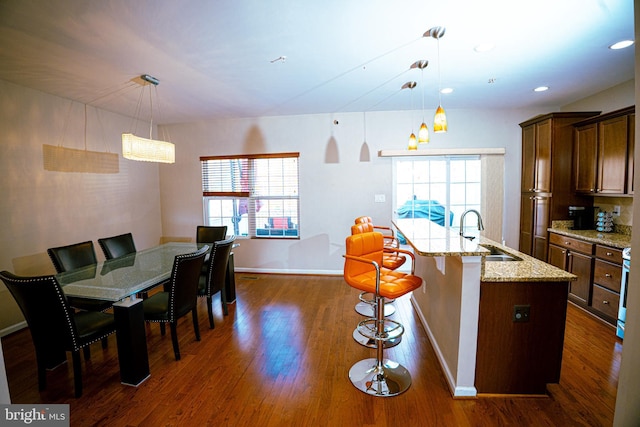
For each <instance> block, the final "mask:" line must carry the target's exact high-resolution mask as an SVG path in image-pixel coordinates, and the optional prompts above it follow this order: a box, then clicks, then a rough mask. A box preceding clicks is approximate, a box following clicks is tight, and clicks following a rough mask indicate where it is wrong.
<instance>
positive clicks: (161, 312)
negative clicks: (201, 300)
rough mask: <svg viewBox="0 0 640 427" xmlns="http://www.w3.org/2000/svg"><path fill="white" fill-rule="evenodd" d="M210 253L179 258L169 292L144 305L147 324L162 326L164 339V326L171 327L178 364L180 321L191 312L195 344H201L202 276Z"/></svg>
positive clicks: (173, 270) (198, 252) (153, 298)
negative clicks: (199, 288) (198, 295)
mask: <svg viewBox="0 0 640 427" xmlns="http://www.w3.org/2000/svg"><path fill="white" fill-rule="evenodd" d="M207 252H209V246H208V245H204V246H203V247H202V248H200V249H199V250H197V251H196V252H192V253H189V254H184V255H176V257H175V259H174V261H173V268H172V270H171V278H170V279H169V283H168V284H167V286H166V290H165V291H162V292H157V293H155V294H154V295H152V296H150V297H149V298H147V299H145V300H143V301H142V307H143V311H144V320H145V321H147V322H159V323H160V331H161V333H162V335H164V325H165V324H166V323H168V324H169V327H170V328H171V341H172V342H173V352H174V354H175V357H176V360H180V347H179V345H178V333H177V324H178V319H180V318H181V317H183V316H185V315H187V314H188V313H189V312H191V316H192V318H193V329H194V332H195V335H196V341H200V328H199V327H198V310H197V299H198V297H197V294H198V282H199V279H200V273H201V271H202V265H203V263H204V258H205V256H206V255H207Z"/></svg>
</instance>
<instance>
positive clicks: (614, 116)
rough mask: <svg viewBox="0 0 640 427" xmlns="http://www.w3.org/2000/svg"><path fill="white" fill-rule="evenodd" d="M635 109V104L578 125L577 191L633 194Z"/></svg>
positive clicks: (574, 167) (575, 155) (575, 159)
mask: <svg viewBox="0 0 640 427" xmlns="http://www.w3.org/2000/svg"><path fill="white" fill-rule="evenodd" d="M634 111H635V107H628V108H624V109H621V110H617V111H613V112H611V113H607V114H602V115H600V116H598V117H595V118H590V119H587V120H583V121H581V122H578V123H576V124H575V125H574V126H575V134H574V163H573V171H574V180H575V191H576V192H577V193H581V194H592V195H595V194H601V195H608V194H614V195H620V194H632V192H633V183H632V179H633V160H632V159H633V148H634V144H633V138H634V137H635V136H634V133H632V132H631V131H630V127H633V126H634V124H633V122H634V117H631V115H632V114H633V113H634ZM630 123H631V124H630Z"/></svg>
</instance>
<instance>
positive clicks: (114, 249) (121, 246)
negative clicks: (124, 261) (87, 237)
mask: <svg viewBox="0 0 640 427" xmlns="http://www.w3.org/2000/svg"><path fill="white" fill-rule="evenodd" d="M98 245H100V248H101V249H102V252H103V253H104V257H105V258H106V259H114V258H120V257H121V256H124V255H129V254H133V253H135V252H136V245H135V243H134V242H133V235H132V234H131V233H125V234H120V235H119V236H113V237H105V238H102V239H98Z"/></svg>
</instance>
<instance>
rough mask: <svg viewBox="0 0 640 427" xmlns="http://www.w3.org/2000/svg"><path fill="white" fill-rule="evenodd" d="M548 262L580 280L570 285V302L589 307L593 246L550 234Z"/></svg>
mask: <svg viewBox="0 0 640 427" xmlns="http://www.w3.org/2000/svg"><path fill="white" fill-rule="evenodd" d="M548 252H549V256H548V259H547V262H548V263H549V264H551V265H554V266H556V267H558V268H562V269H563V270H566V271H568V272H570V273H572V274H575V275H576V276H577V277H578V278H577V279H576V280H574V281H572V282H570V284H569V300H570V301H572V302H574V303H576V304H578V305H579V306H581V307H584V308H586V307H588V306H589V304H590V302H591V301H590V296H591V282H592V279H593V256H592V255H593V244H592V243H588V242H584V241H581V240H578V239H574V238H572V237H567V236H563V235H560V234H556V233H549V251H548Z"/></svg>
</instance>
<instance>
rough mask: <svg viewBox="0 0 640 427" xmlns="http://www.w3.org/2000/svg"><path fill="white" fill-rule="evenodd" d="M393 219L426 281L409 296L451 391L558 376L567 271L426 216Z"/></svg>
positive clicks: (537, 386)
mask: <svg viewBox="0 0 640 427" xmlns="http://www.w3.org/2000/svg"><path fill="white" fill-rule="evenodd" d="M394 225H395V226H396V228H397V229H398V231H399V232H400V233H401V234H402V235H403V236H404V237H405V239H406V240H407V243H408V244H409V245H410V246H411V247H412V248H413V251H414V253H415V255H416V264H415V274H417V275H419V276H421V277H422V278H423V279H424V281H425V283H426V284H425V285H423V286H422V287H421V288H420V289H418V290H416V291H414V292H413V294H412V297H411V302H412V304H413V306H414V308H415V309H416V311H417V313H418V316H419V318H420V320H421V322H422V324H423V326H424V328H425V330H426V332H427V335H428V336H429V339H430V341H431V344H432V345H433V348H434V350H435V352H436V355H437V357H438V359H439V361H440V364H441V366H442V369H443V371H444V373H445V376H446V378H447V381H448V383H449V386H450V388H451V391H452V394H453V395H454V396H455V397H473V396H476V395H478V394H495V395H501V394H508V395H514V394H518V395H520V394H522V395H542V394H545V393H546V384H549V383H557V382H558V381H559V379H560V367H561V363H562V347H563V342H564V328H565V320H566V308H567V293H568V285H569V282H570V281H571V280H574V279H575V276H574V275H572V274H570V273H567V272H566V271H564V270H561V269H559V268H556V267H553V266H551V265H549V264H547V263H544V262H541V261H539V260H537V259H535V258H532V257H529V256H527V255H525V254H523V253H520V252H518V251H516V250H514V249H511V248H507V247H505V246H503V245H501V244H499V243H497V242H494V241H492V240H490V239H486V238H484V237H481V236H478V237H476V238H474V239H473V240H471V239H468V238H464V237H461V236H460V235H458V234H457V233H455V232H450V231H449V230H447V229H445V228H444V227H442V226H440V225H437V224H435V223H433V222H431V221H429V220H427V219H422V218H412V219H397V220H395V221H394ZM495 254H500V255H495ZM506 259H509V260H508V261H506Z"/></svg>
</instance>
